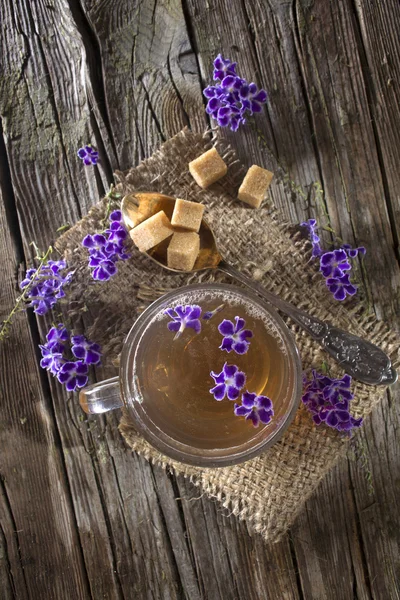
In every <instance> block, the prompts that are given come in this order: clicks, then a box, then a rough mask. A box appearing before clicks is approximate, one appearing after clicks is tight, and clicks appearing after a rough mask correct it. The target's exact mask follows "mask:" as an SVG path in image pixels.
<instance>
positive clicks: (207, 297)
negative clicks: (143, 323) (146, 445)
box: [134, 290, 288, 449]
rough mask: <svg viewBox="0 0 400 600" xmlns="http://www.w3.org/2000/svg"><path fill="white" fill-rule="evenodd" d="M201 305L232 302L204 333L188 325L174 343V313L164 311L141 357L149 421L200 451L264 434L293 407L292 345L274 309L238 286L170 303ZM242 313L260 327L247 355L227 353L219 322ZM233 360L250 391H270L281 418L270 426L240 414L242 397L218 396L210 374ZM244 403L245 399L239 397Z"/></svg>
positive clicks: (139, 372) (140, 380)
mask: <svg viewBox="0 0 400 600" xmlns="http://www.w3.org/2000/svg"><path fill="white" fill-rule="evenodd" d="M179 304H198V305H200V306H201V307H202V309H203V313H204V312H205V311H212V310H214V309H215V308H216V307H217V306H219V305H221V304H224V308H223V310H222V311H221V312H219V313H217V314H216V315H214V317H213V318H212V319H211V320H209V321H203V320H202V321H201V322H202V330H201V333H200V334H195V332H194V331H193V329H185V331H184V332H183V333H182V334H181V336H180V337H179V338H178V339H177V340H174V335H175V334H174V333H173V332H171V331H169V330H168V328H167V323H168V322H169V321H170V318H169V317H168V316H167V315H164V314H163V311H164V308H163V309H162V310H161V311H160V312H159V313H158V315H157V316H156V317H155V318H154V319H153V320H152V321H151V322H150V324H149V325H148V326H147V328H146V330H145V332H144V333H143V334H142V336H141V339H140V342H139V344H138V347H137V351H136V353H135V359H134V373H135V381H134V387H135V389H136V391H137V395H138V397H141V398H142V399H143V400H142V402H143V408H144V409H145V411H146V415H147V418H149V419H151V421H153V423H154V425H155V426H156V427H159V428H160V429H161V430H162V431H164V432H165V433H166V434H167V435H169V436H170V437H172V438H174V439H176V440H179V441H180V442H181V443H184V444H188V445H190V446H192V447H196V448H204V449H216V448H232V447H235V446H239V445H242V444H244V443H246V442H248V441H249V440H251V439H252V438H254V436H256V435H258V434H259V433H260V431H261V430H262V429H263V428H265V427H271V426H276V422H277V421H279V420H280V419H282V418H283V416H284V412H285V409H286V407H285V406H284V404H283V402H282V398H284V397H285V396H286V392H287V390H286V381H287V376H286V375H287V369H288V360H287V356H286V354H285V347H284V343H283V341H282V340H281V337H280V334H279V332H278V330H277V329H276V327H275V325H274V324H273V323H272V322H271V321H270V319H269V317H268V315H267V313H265V312H264V311H263V310H262V309H260V308H259V307H258V306H255V305H254V304H252V303H251V301H247V300H245V299H244V298H243V297H242V296H241V295H240V294H238V293H235V292H234V291H232V292H230V291H229V292H228V291H222V290H221V291H218V290H210V291H208V292H201V293H199V292H196V291H193V292H186V293H182V296H180V297H178V298H176V299H175V300H174V302H173V303H172V304H170V305H169V306H172V307H174V306H177V305H179ZM235 316H239V317H243V318H244V319H245V320H246V329H251V330H252V331H253V334H254V335H253V338H252V339H251V340H250V348H249V350H248V352H247V354H245V355H243V356H240V355H238V354H236V353H235V352H234V351H231V352H230V353H228V352H226V351H222V350H220V349H219V346H220V345H221V342H222V336H221V334H220V333H219V332H218V325H219V323H221V321H222V320H223V319H229V320H231V321H233V322H234V318H235ZM225 362H228V364H235V365H237V366H238V367H239V370H241V371H244V372H245V373H246V375H247V382H246V386H245V388H244V389H243V390H242V391H245V390H246V389H247V390H248V391H249V392H255V393H256V394H263V395H266V396H269V397H270V398H271V400H272V401H273V404H274V411H275V415H274V417H273V419H272V422H271V423H269V424H268V425H263V424H260V426H259V427H258V428H254V427H253V425H252V423H251V422H250V421H246V420H245V419H244V418H243V417H237V416H235V414H234V412H233V409H234V402H232V401H230V400H228V399H227V398H225V399H224V400H222V401H221V402H218V401H216V400H215V399H214V397H213V395H212V394H210V392H209V390H210V389H211V388H212V387H214V385H215V384H214V380H213V379H212V377H211V376H210V371H214V372H216V373H219V372H220V371H221V370H222V367H223V365H224V363H225ZM238 402H240V396H239V399H238Z"/></svg>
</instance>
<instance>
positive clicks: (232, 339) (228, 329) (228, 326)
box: [218, 317, 253, 354]
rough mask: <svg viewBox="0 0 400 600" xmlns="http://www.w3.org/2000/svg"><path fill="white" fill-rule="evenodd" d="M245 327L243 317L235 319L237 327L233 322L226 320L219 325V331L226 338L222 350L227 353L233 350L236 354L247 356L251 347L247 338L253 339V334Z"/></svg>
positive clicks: (221, 346)
mask: <svg viewBox="0 0 400 600" xmlns="http://www.w3.org/2000/svg"><path fill="white" fill-rule="evenodd" d="M245 325H246V321H245V320H244V319H242V318H241V317H235V325H234V324H233V323H232V321H229V320H228V319H224V320H223V321H222V323H220V324H219V325H218V331H219V332H220V334H221V335H223V336H224V338H223V340H222V344H221V345H220V349H221V350H226V351H227V352H231V350H233V351H234V352H236V354H246V352H247V350H248V349H249V346H250V342H248V341H247V339H246V338H252V337H253V332H252V331H251V330H250V329H244V326H245Z"/></svg>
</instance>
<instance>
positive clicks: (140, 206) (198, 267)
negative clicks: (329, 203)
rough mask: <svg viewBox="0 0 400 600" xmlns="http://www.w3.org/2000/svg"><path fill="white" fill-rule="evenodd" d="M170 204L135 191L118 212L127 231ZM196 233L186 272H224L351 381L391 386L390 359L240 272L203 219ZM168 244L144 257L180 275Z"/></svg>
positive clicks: (164, 198) (168, 208)
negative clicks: (316, 344)
mask: <svg viewBox="0 0 400 600" xmlns="http://www.w3.org/2000/svg"><path fill="white" fill-rule="evenodd" d="M174 204H175V198H171V197H169V196H164V195H162V194H157V193H153V192H149V193H148V192H146V193H142V192H138V193H133V194H129V195H128V196H125V197H124V199H123V200H122V206H121V209H122V215H123V219H124V222H125V224H126V226H127V227H128V229H132V228H133V227H135V226H136V225H138V224H139V223H141V222H142V221H144V220H145V219H147V218H149V217H151V216H152V215H154V214H156V213H157V212H159V211H160V210H163V211H164V212H165V214H166V215H167V217H169V218H171V216H172V212H173V210H174ZM199 234H200V253H199V256H198V257H197V260H196V262H195V265H194V267H193V269H192V271H190V273H194V272H196V271H203V270H204V269H219V270H220V271H222V272H223V273H227V274H228V275H230V276H231V277H233V278H234V279H236V280H237V281H239V282H240V283H243V284H244V285H246V286H247V287H249V288H251V289H253V290H254V291H256V292H257V294H259V295H260V296H261V297H262V298H264V299H265V300H267V302H270V303H271V304H272V305H273V306H275V307H276V308H277V309H278V310H280V311H281V312H283V313H284V314H286V315H288V316H289V317H290V318H291V319H292V320H293V321H295V322H296V323H297V324H298V325H300V327H302V328H303V329H304V330H305V331H306V332H307V333H308V334H309V335H310V336H311V337H312V338H313V339H314V340H316V341H317V342H319V343H320V344H321V346H322V347H323V348H325V350H326V351H327V352H328V354H330V355H331V356H332V357H333V358H334V359H335V360H336V361H337V362H338V363H339V364H340V366H341V367H342V368H343V369H344V370H345V371H346V373H348V374H349V375H351V376H352V377H354V378H355V379H358V380H359V381H362V382H363V383H366V384H368V385H379V384H382V385H390V384H392V383H395V381H396V380H397V373H396V371H395V369H394V368H393V367H392V365H391V361H390V358H389V357H388V356H387V355H386V354H385V353H384V352H383V351H382V350H381V349H380V348H378V347H377V346H375V345H374V344H371V342H368V341H366V340H363V339H362V338H360V337H358V336H356V335H353V334H351V333H348V332H347V331H343V330H342V329H339V328H338V327H335V326H334V325H330V324H329V323H326V322H324V321H320V319H317V318H316V317H312V316H311V315H309V314H307V313H306V312H304V311H303V310H300V309H298V308H296V307H295V306H293V305H292V304H290V303H289V302H286V301H285V300H283V299H282V298H280V297H279V296H276V295H275V294H273V293H271V292H269V291H267V290H266V289H264V288H263V287H262V286H261V285H260V284H259V283H257V282H256V281H253V280H252V279H250V278H249V277H247V276H246V275H243V273H240V271H238V270H237V269H235V267H232V266H231V265H230V264H228V263H227V262H226V261H225V260H224V258H223V257H222V256H221V254H220V252H219V251H218V248H217V244H216V241H215V237H214V234H213V232H212V230H211V228H210V226H209V225H208V223H207V221H206V220H205V219H203V221H202V223H201V227H200V231H199ZM169 241H170V240H169V239H167V240H165V241H164V242H161V244H159V245H158V246H156V247H155V248H152V249H151V250H149V251H148V252H147V254H148V256H149V258H151V259H152V260H153V261H154V262H156V263H157V264H159V265H161V266H162V267H163V268H164V269H168V270H169V271H174V272H176V273H182V272H183V271H176V270H175V269H171V268H170V267H168V266H167V247H168V244H169Z"/></svg>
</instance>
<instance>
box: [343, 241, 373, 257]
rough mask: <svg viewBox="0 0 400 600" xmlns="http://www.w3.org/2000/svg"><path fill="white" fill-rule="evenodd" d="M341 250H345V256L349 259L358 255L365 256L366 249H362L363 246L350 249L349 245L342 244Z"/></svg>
mask: <svg viewBox="0 0 400 600" xmlns="http://www.w3.org/2000/svg"><path fill="white" fill-rule="evenodd" d="M342 248H343V250H345V251H346V252H347V255H348V256H349V258H357V256H358V254H362V255H364V254H366V252H367V251H366V249H365V248H364V246H359V247H358V248H352V247H351V246H350V244H343V246H342Z"/></svg>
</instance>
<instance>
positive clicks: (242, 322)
mask: <svg viewBox="0 0 400 600" xmlns="http://www.w3.org/2000/svg"><path fill="white" fill-rule="evenodd" d="M245 325H246V321H245V320H244V319H242V318H241V317H235V333H238V331H240V330H241V329H243V327H244V326H245Z"/></svg>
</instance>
